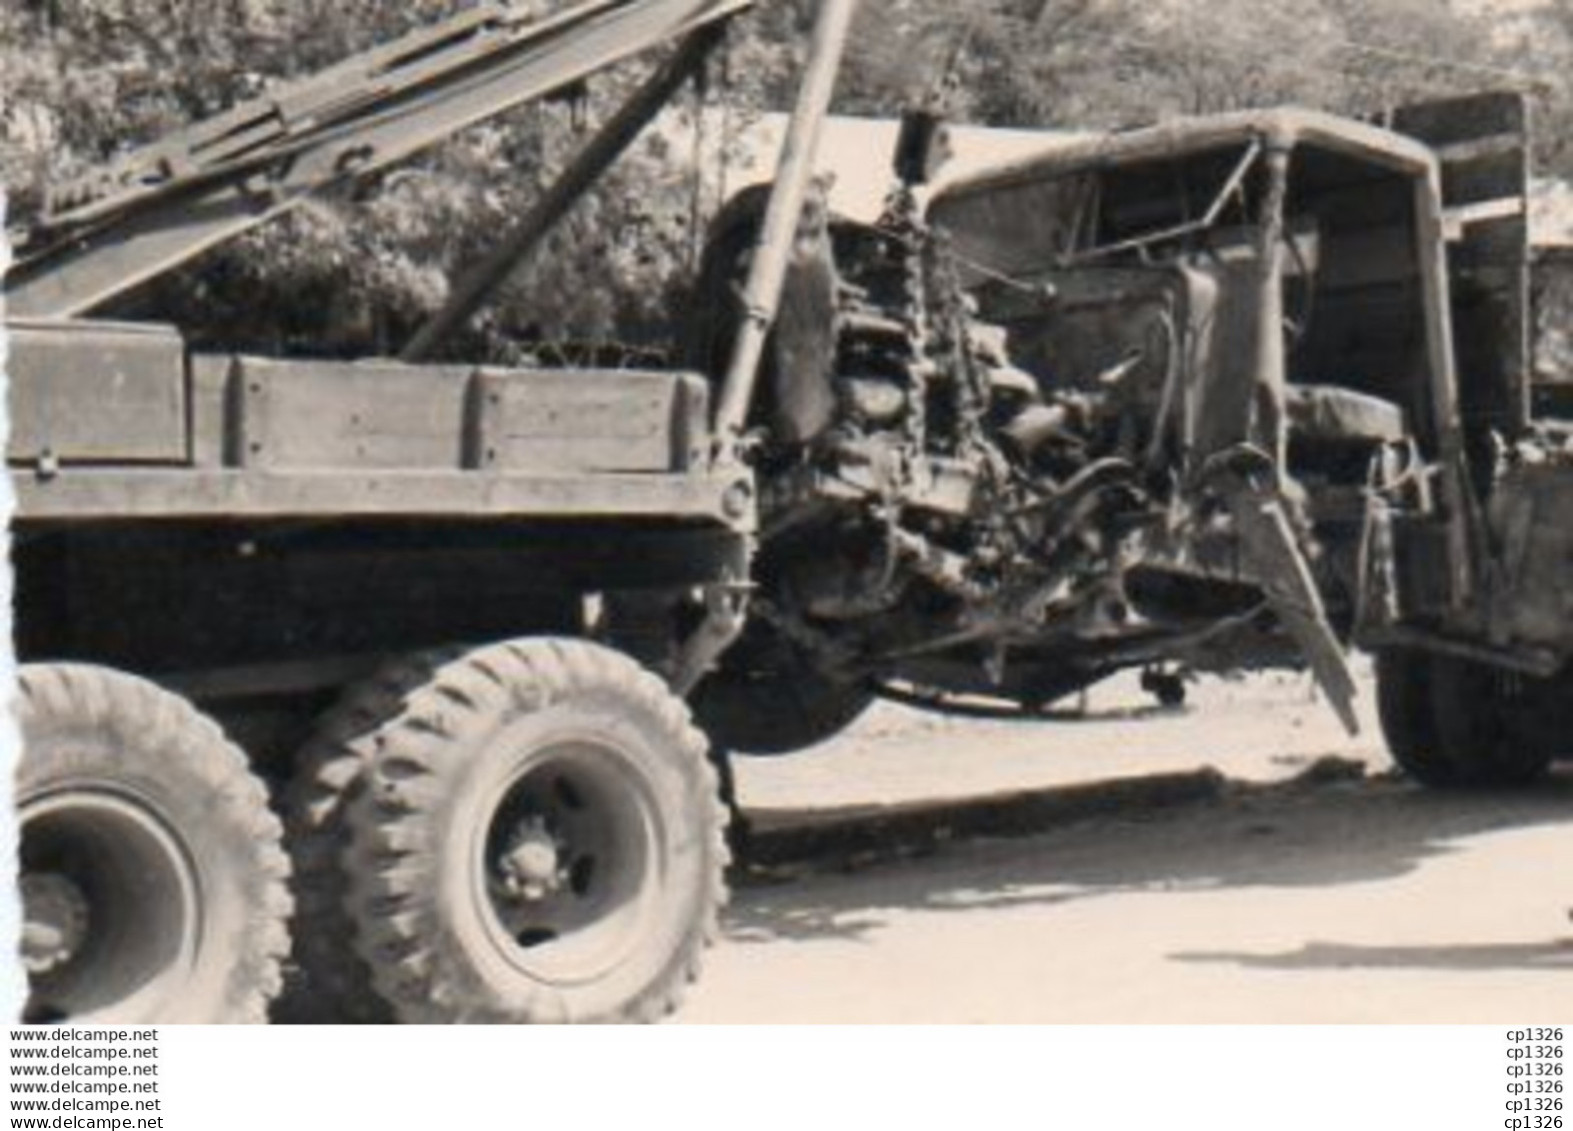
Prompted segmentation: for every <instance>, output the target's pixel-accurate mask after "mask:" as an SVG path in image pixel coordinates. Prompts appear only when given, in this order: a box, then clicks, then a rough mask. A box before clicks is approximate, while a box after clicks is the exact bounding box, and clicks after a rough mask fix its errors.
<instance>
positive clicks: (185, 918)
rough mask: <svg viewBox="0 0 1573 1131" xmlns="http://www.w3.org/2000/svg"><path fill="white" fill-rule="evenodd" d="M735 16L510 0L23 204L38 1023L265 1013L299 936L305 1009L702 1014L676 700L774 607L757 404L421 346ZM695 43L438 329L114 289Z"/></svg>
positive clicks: (19, 793) (781, 246)
mask: <svg viewBox="0 0 1573 1131" xmlns="http://www.w3.org/2000/svg"><path fill="white" fill-rule="evenodd" d="M748 6H749V4H748V3H747V2H746V0H585V2H583V3H579V4H576V5H572V6H569V7H560V6H559V9H558V10H556V11H555V12H553V13H551V14H547V15H542V14H540V12H539V7H540V6H538V5H530V6H528V8H525V7H517V6H514V5H510V4H481V5H479V6H477V7H474V8H472V9H469V10H467V11H465V12H462V13H460V14H459V15H457V16H455V17H453V18H451V19H449V20H447V21H445V22H442V23H439V24H436V25H434V26H431V27H428V28H425V29H422V30H420V31H417V32H415V33H414V34H412V35H410V36H408V37H406V38H404V39H401V40H397V41H395V42H393V43H390V44H385V45H383V46H382V47H379V48H377V49H375V50H373V51H371V52H369V53H367V54H365V55H361V56H357V57H354V58H352V59H349V60H347V61H345V62H344V63H342V64H339V65H337V66H335V67H333V68H331V69H330V70H329V71H327V72H325V73H323V74H321V75H318V76H316V77H314V78H310V79H307V80H304V81H302V82H299V83H295V84H291V85H286V86H281V87H279V88H277V89H275V90H271V91H269V92H267V93H265V94H264V95H263V96H262V97H261V98H260V99H259V100H256V101H253V102H248V103H244V104H241V105H239V106H237V107H235V108H234V109H232V110H230V111H228V112H226V113H225V114H223V115H221V116H219V117H218V118H216V119H213V120H211V121H208V122H203V123H199V124H197V125H194V126H192V127H190V128H189V129H187V130H185V131H183V132H181V133H179V134H176V135H173V136H171V137H168V138H166V139H163V140H161V141H158V142H156V143H154V144H152V145H150V146H147V147H144V148H142V149H138V150H134V151H132V152H130V153H128V154H126V155H124V156H123V157H121V158H119V159H117V160H116V161H115V162H114V163H112V164H111V165H110V166H108V167H106V168H104V169H102V170H100V171H98V172H96V173H94V174H93V175H91V176H88V177H84V178H81V179H79V180H76V181H73V182H71V183H69V184H64V185H61V186H58V187H57V188H56V189H55V190H54V191H53V192H52V193H51V194H50V197H49V199H48V200H47V201H46V202H45V204H44V207H43V208H42V209H41V211H40V212H39V214H38V215H37V216H35V217H33V218H32V219H31V221H30V223H29V225H28V227H27V229H26V230H25V231H23V232H21V233H19V236H20V239H19V241H18V250H17V258H16V261H15V263H14V265H13V267H12V269H11V270H10V272H9V273H8V275H7V278H6V288H5V296H6V302H7V318H8V321H7V323H6V329H7V332H8V334H9V340H10V358H9V376H10V389H9V397H10V413H11V435H10V441H9V447H8V451H7V456H8V462H9V465H10V469H11V474H12V480H13V483H14V486H15V491H16V496H17V512H16V518H15V523H14V526H13V532H12V533H13V555H14V556H13V562H14V567H15V579H16V587H17V592H18V606H17V618H16V647H17V651H18V654H19V656H20V658H21V660H22V661H23V666H22V669H21V677H20V684H21V687H20V698H19V714H20V721H21V727H22V731H23V734H24V747H25V750H24V754H23V757H22V759H21V762H20V766H19V770H18V776H17V780H16V800H17V804H18V813H19V819H20V827H21V846H20V864H21V876H20V887H21V893H22V898H23V905H24V918H25V923H24V937H23V955H22V957H23V961H24V963H25V965H26V967H27V970H28V973H29V978H30V997H29V1001H28V1004H27V1016H28V1017H30V1018H32V1019H34V1020H38V1021H49V1020H57V1019H63V1018H71V1019H81V1020H88V1021H93V1020H113V1021H131V1020H145V1019H154V1020H162V1021H257V1020H261V1019H263V1017H264V1014H265V1011H266V1009H267V1007H268V1004H269V1002H270V1001H271V1000H272V999H273V998H274V997H275V996H276V995H277V994H278V992H279V990H280V988H281V982H282V976H283V973H284V970H285V959H286V956H287V955H288V954H289V952H290V946H291V934H293V939H294V952H293V960H294V961H293V966H295V967H298V968H299V971H300V985H299V986H298V988H297V990H296V992H295V993H294V994H293V997H294V999H295V1001H296V1004H297V1006H299V1007H300V1009H301V1010H303V1011H306V1012H310V1013H313V1014H315V1015H326V1016H329V1017H334V1018H337V1019H341V1020H344V1019H358V1018H368V1019H369V1018H375V1019H383V1018H395V1017H396V1018H400V1019H406V1020H417V1021H427V1022H432V1021H469V1020H502V1021H577V1020H642V1019H651V1018H656V1017H659V1016H661V1015H663V1014H665V1013H666V1012H668V1011H669V1010H670V1009H672V1008H673V1006H674V1003H675V1001H676V999H677V996H678V994H679V993H680V992H681V990H682V989H683V987H684V986H685V985H686V984H687V983H688V982H689V981H690V980H691V979H692V978H693V977H694V976H695V974H696V971H697V964H698V961H699V954H700V952H701V950H702V949H703V947H704V946H705V944H706V943H707V941H708V940H709V938H710V936H711V935H712V933H713V932H714V930H715V926H716V916H717V912H718V910H719V908H720V907H721V905H722V902H723V900H724V895H725V886H724V868H725V865H726V862H727V849H726V843H725V840H724V837H723V833H724V828H725V819H726V818H725V812H724V809H723V808H722V805H721V801H720V798H719V796H718V786H717V774H716V769H715V764H714V763H713V762H712V761H711V759H710V758H709V757H708V751H709V743H708V742H707V741H706V740H705V738H704V737H703V736H702V734H701V733H700V732H699V731H698V730H697V729H696V728H695V727H694V725H693V723H692V721H691V717H690V713H689V710H688V709H687V707H686V706H685V705H684V703H683V700H682V698H681V696H682V694H683V693H684V692H686V691H688V690H689V689H691V688H692V686H693V685H694V684H695V683H696V682H697V681H698V679H699V678H700V676H702V675H703V673H704V672H705V671H706V670H707V669H708V667H709V666H710V664H711V661H712V660H713V658H714V656H715V655H716V654H717V653H719V651H720V650H721V649H723V648H724V647H725V646H726V644H727V643H728V642H729V641H730V640H731V639H732V637H733V636H734V635H735V634H736V632H737V630H738V628H739V627H740V624H741V620H742V610H743V604H744V600H745V598H746V596H747V593H748V589H749V584H750V581H749V578H750V554H751V546H752V539H753V532H754V528H755V494H754V478H753V474H752V472H751V470H750V469H749V467H748V466H747V465H746V464H745V463H744V462H743V461H742V460H741V459H740V458H739V455H738V451H739V444H738V438H739V431H740V430H739V428H738V427H737V426H736V425H735V424H729V423H728V422H727V421H728V415H727V414H728V412H730V411H733V410H731V409H729V408H728V404H738V403H747V402H748V401H749V399H750V398H751V393H750V391H749V390H748V389H747V388H729V387H727V386H726V385H725V384H722V385H719V386H716V387H714V388H712V386H711V384H710V383H709V382H707V381H706V380H705V379H704V378H703V377H702V376H700V375H698V374H694V373H686V372H673V371H644V372H640V371H626V370H605V371H595V370H567V369H554V370H540V369H506V368H491V367H478V366H474V365H434V364H419V363H417V362H416V361H414V360H407V359H415V358H420V357H422V356H425V355H427V354H429V352H430V351H431V350H432V349H433V348H434V347H436V346H438V345H440V344H441V342H442V340H443V337H444V334H445V333H446V332H447V330H448V329H451V328H452V327H453V326H455V325H457V324H460V323H462V322H463V321H464V319H465V317H466V316H467V315H468V313H469V312H470V311H472V310H473V309H474V304H475V303H476V302H477V301H479V300H480V299H481V298H483V297H484V294H485V291H486V287H487V285H489V283H490V282H491V281H493V280H494V279H495V278H497V277H501V276H503V275H506V274H507V272H508V270H509V269H510V268H511V267H513V266H514V265H516V263H517V262H518V259H519V258H520V257H521V256H524V255H527V254H528V253H529V251H530V249H531V248H533V247H534V246H536V245H537V244H538V243H539V241H540V238H541V236H542V234H543V233H544V232H545V231H546V230H547V229H548V228H549V227H550V225H551V224H552V223H553V222H554V221H555V220H557V219H558V218H559V217H560V216H561V215H562V214H563V213H564V212H565V211H566V210H567V209H568V207H569V206H570V205H571V204H572V203H573V201H574V200H576V199H577V198H578V196H579V195H580V194H582V193H583V191H584V190H585V189H586V188H587V187H588V186H589V185H590V184H591V183H593V181H594V180H595V179H596V177H597V176H598V175H599V174H600V173H601V172H602V171H603V170H604V169H605V168H606V167H607V166H609V165H610V164H611V162H612V161H613V160H615V158H616V157H617V155H618V154H619V153H620V152H621V151H623V150H624V149H625V148H626V147H627V145H628V144H629V143H631V142H632V140H633V139H634V138H635V137H636V136H637V135H638V134H639V132H640V130H641V128H642V127H643V126H645V125H646V124H647V123H649V122H650V121H651V120H652V119H653V118H654V117H655V115H656V114H657V113H658V111H659V110H660V109H661V108H662V107H663V106H665V105H666V104H667V102H668V101H669V100H670V99H671V98H672V97H673V96H674V95H675V94H676V93H677V92H679V91H680V90H681V89H683V87H684V85H685V84H687V83H689V82H690V81H691V80H693V79H694V77H695V76H696V75H697V74H698V73H699V72H700V68H701V67H702V65H703V64H704V61H705V60H706V58H707V57H708V56H709V55H710V54H711V53H712V52H713V50H714V49H715V47H716V46H717V44H718V43H719V42H720V40H721V38H722V36H723V33H724V29H725V26H726V24H727V23H728V21H729V20H730V19H732V18H733V17H734V16H735V15H736V14H737V13H739V12H741V11H743V10H744V9H746V8H747V7H748ZM852 7H853V5H852V4H851V3H848V2H846V0H829V2H828V3H826V4H824V5H823V10H822V12H821V14H820V17H819V22H818V24H817V26H816V29H815V31H814V37H813V41H812V44H811V49H810V52H809V60H808V63H807V66H806V69H805V74H804V79H803V87H802V93H801V97H800V100H799V105H798V108H797V111H796V113H795V116H794V121H793V125H792V128H791V129H790V131H789V137H788V140H787V143H786V146H785V150H784V155H783V171H782V174H781V177H780V179H779V180H778V182H777V186H776V188H775V190H774V192H773V194H772V199H773V201H774V202H775V203H774V205H773V206H772V213H773V215H775V216H778V217H780V218H781V219H780V220H777V221H772V223H773V230H775V231H776V233H777V234H776V235H773V236H767V237H765V238H764V239H763V240H762V241H761V245H760V247H759V248H758V250H757V254H756V256H755V259H754V270H753V272H752V274H751V278H750V284H749V291H748V293H749V295H750V309H751V310H753V311H754V312H755V313H756V324H755V327H754V329H753V330H752V332H751V334H752V337H753V338H760V337H762V336H763V332H764V327H766V326H767V325H768V324H769V323H770V321H771V320H772V318H773V313H774V309H775V303H776V297H775V296H776V293H777V292H778V291H779V287H780V274H781V270H782V265H783V264H784V261H785V258H786V255H787V251H788V249H789V244H790V239H791V236H792V231H793V227H794V222H793V218H794V217H795V216H796V214H797V213H798V212H799V211H800V208H801V201H802V199H803V196H804V193H805V191H806V186H807V181H808V176H807V174H808V170H809V169H810V168H811V163H812V160H813V151H814V147H815V145H816V141H817V137H818V134H819V132H820V127H821V124H822V122H823V119H824V116H825V111H826V108H827V105H828V102H829V98H830V93H831V88H832V85H833V82H834V78H835V74H836V70H837V64H838V60H839V57H840V53H841V49H842V44H843V43H844V41H845V38H846V35H847V29H848V24H849V20H850V16H851V11H852ZM667 43H673V44H675V47H674V49H673V50H672V51H671V52H670V53H669V55H668V57H667V58H666V59H665V60H664V61H663V62H661V63H660V64H659V65H658V66H656V67H655V68H654V70H653V73H652V74H651V76H650V77H649V79H648V80H647V81H646V83H645V84H644V86H643V87H641V88H640V89H639V90H637V91H636V92H635V93H634V94H633V95H632V97H631V98H630V99H629V100H628V101H627V103H626V105H625V106H624V107H623V108H622V109H621V110H619V111H618V112H617V113H615V114H614V115H613V116H612V117H611V118H610V119H609V121H608V122H607V123H606V124H605V126H604V127H603V129H602V130H601V132H600V133H599V134H597V135H596V136H595V137H594V138H593V139H592V140H590V141H589V142H588V143H587V144H586V145H585V146H584V149H583V152H582V153H581V155H580V156H578V157H577V158H576V159H575V160H574V161H573V162H572V163H571V164H570V165H569V166H568V167H567V168H566V169H565V170H564V171H563V173H562V176H561V177H560V179H559V181H558V182H557V184H556V185H555V186H554V187H553V188H551V189H550V190H549V191H548V192H547V193H545V194H544V195H543V197H542V199H541V201H540V204H539V205H538V206H537V208H536V210H535V211H534V212H532V213H531V214H530V215H528V216H526V217H524V218H523V219H522V221H521V223H520V226H519V227H518V229H517V230H516V231H514V232H512V233H507V234H505V235H504V236H503V237H502V238H500V239H499V254H498V256H497V257H495V258H494V260H493V261H491V262H489V263H486V264H482V265H479V266H478V268H477V274H476V277H475V278H474V279H465V280H461V284H460V286H459V287H458V288H457V289H456V293H455V297H454V302H453V303H452V304H450V306H449V307H448V308H447V309H445V310H444V311H442V312H441V313H440V314H439V315H438V316H437V317H436V318H434V319H433V321H432V323H431V324H430V325H429V326H428V327H427V328H426V329H425V330H424V331H423V332H422V334H421V335H420V336H419V338H417V339H416V340H415V341H414V342H412V343H411V345H410V347H409V348H408V349H407V350H406V358H407V359H395V360H387V359H384V360H375V359H373V360H366V361H362V362H316V361H311V360H300V359H280V358H260V357H248V356H231V355H226V354H216V355H215V354H203V353H197V352H193V351H191V350H190V349H188V347H187V345H186V343H185V341H184V340H183V339H182V337H181V335H180V334H179V333H178V332H176V331H175V330H173V329H170V328H167V327H162V326H156V325H147V324H137V323H126V322H117V321H114V320H111V319H106V318H104V317H103V316H102V315H101V314H100V313H99V312H101V311H102V310H103V309H105V308H106V306H108V307H109V308H110V309H113V304H114V303H115V302H116V301H117V300H118V299H120V298H121V297H122V296H125V295H127V294H128V293H130V292H131V291H132V290H134V288H136V287H137V286H139V285H140V284H141V283H143V282H144V281H146V280H149V279H152V278H156V277H157V276H159V275H160V274H162V273H164V272H166V271H168V270H170V269H172V268H174V267H177V266H180V265H182V264H185V263H188V262H189V261H190V260H191V259H192V258H193V257H194V256H196V255H197V254H198V253H199V252H200V251H202V250H203V249H205V248H207V247H210V246H212V245H213V244H214V243H216V242H218V241H220V240H223V239H227V238H230V237H232V236H234V235H236V234H238V233H240V232H243V231H245V230H247V229H249V228H251V227H252V226H254V225H256V224H259V223H261V222H263V221H265V220H267V219H269V218H271V217H273V216H276V215H278V214H280V213H281V212H283V211H285V210H287V209H289V208H291V207H294V206H296V205H298V204H300V203H301V202H303V201H307V200H310V199H312V198H313V197H314V196H315V195H318V194H321V193H324V192H330V191H336V190H339V189H342V188H344V187H345V186H349V185H354V184H356V183H357V182H358V181H359V180H360V179H362V178H365V177H368V176H373V175H375V174H376V173H378V172H379V171H381V170H384V169H387V168H388V167H390V166H391V165H393V164H395V163H397V162H399V161H401V160H403V159H405V158H407V157H409V156H412V155H414V154H415V153H417V152H419V151H420V150H421V149H423V148H425V147H426V146H429V145H430V144H432V143H433V142H436V141H438V140H440V139H442V138H444V137H447V136H449V135H451V134H453V133H454V132H456V131H458V130H460V129H463V128H465V127H466V126H468V125H470V124H472V123H475V122H477V121H480V120H482V119H483V118H486V117H488V116H491V115H495V114H498V113H501V112H502V111H504V110H506V109H508V108H510V107H513V106H517V105H520V104H522V103H524V102H527V101H530V100H533V99H539V98H543V97H548V96H551V95H553V94H556V93H559V92H564V91H573V90H576V89H579V86H580V84H582V83H583V82H584V81H585V80H587V79H588V78H590V77H591V76H592V75H594V74H595V73H596V72H597V71H599V70H601V69H603V68H606V67H608V66H611V65H612V64H614V63H617V62H620V61H622V60H624V59H627V58H629V57H631V56H633V55H635V54H638V53H640V52H644V51H647V50H649V49H652V48H656V47H659V46H662V45H664V44H667ZM749 341H750V335H744V336H743V339H742V340H741V341H740V344H739V360H738V364H737V366H736V371H737V372H739V373H751V366H750V364H749V362H748V359H747V351H748V350H749V349H750V348H753V349H755V350H756V351H757V344H756V345H754V346H753V347H750V345H749ZM751 381H752V378H751V376H750V377H748V378H745V379H744V384H750V383H751ZM624 591H627V592H629V593H631V594H633V596H631V597H629V598H628V599H624V600H617V599H614V596H613V595H616V594H619V593H622V592H624ZM657 597H658V598H659V599H660V600H659V602H658V603H657V602H656V601H655V600H654V599H655V598H657ZM650 607H656V608H657V611H658V612H659V614H660V616H661V617H664V618H665V620H658V619H656V617H655V615H654V614H650V613H647V612H645V610H646V609H647V608H650ZM625 642H626V643H625ZM636 645H637V646H636ZM634 655H639V656H641V657H643V658H646V659H648V661H649V665H651V666H645V665H642V664H641V663H639V662H638V661H636V660H635V659H634V658H633V656H634ZM657 671H658V672H659V674H657ZM313 717H316V720H317V721H316V724H315V727H314V728H312V727H310V726H309V725H303V720H310V719H312V718H313ZM270 794H272V795H273V797H274V800H275V801H276V802H277V803H278V805H279V807H280V808H281V809H282V810H283V812H284V814H285V820H284V822H283V823H284V824H287V825H288V830H287V835H286V832H285V830H284V829H283V828H281V822H280V820H279V819H278V818H277V817H276V816H275V815H274V811H273V809H271V808H270V804H269V799H270ZM291 861H292V863H293V869H292V868H291ZM291 871H293V876H291ZM292 904H293V921H291V911H292Z"/></svg>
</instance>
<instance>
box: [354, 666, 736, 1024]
mask: <svg viewBox="0 0 1573 1131" xmlns="http://www.w3.org/2000/svg"><path fill="white" fill-rule="evenodd" d="M376 743H377V746H378V749H379V753H378V756H377V758H376V761H375V763H374V765H373V766H372V768H371V771H370V776H369V778H368V781H367V788H366V789H365V790H364V792H362V793H361V794H360V795H359V796H357V797H355V798H353V799H352V800H351V801H350V803H349V810H348V811H349V818H350V822H351V825H352V828H353V838H352V846H351V852H350V855H349V857H348V858H347V860H348V862H349V866H350V873H351V876H352V893H351V900H350V909H351V914H352V915H353V916H354V919H355V922H356V925H357V931H356V944H357V946H358V947H359V949H360V952H361V954H362V956H363V957H364V958H365V959H366V961H367V963H368V965H369V967H370V968H371V971H372V976H373V979H374V981H375V983H376V986H377V988H378V990H379V992H380V993H381V995H382V996H383V997H384V998H385V999H387V1000H388V1001H389V1002H390V1003H391V1004H392V1005H393V1007H394V1010H395V1011H396V1013H397V1014H398V1016H399V1017H400V1018H401V1019H402V1020H406V1021H414V1022H423V1023H432V1022H451V1021H498V1022H527V1021H558V1022H562V1021H623V1020H640V1021H648V1020H655V1019H657V1018H659V1017H661V1016H664V1015H665V1014H666V1013H668V1012H670V1011H671V1010H672V1009H674V1008H675V1006H676V1002H677V999H678V996H679V994H680V992H681V991H682V989H683V988H684V987H685V986H686V984H687V983H688V982H689V981H691V980H692V979H693V978H694V977H695V976H696V974H697V970H698V963H699V957H700V952H701V951H702V950H703V948H704V946H705V945H706V944H707V942H708V941H709V940H710V938H711V937H712V935H713V932H714V930H715V927H716V917H717V914H718V911H719V908H720V906H721V904H722V902H723V901H724V892H725V888H724V876H723V870H724V868H725V865H726V862H727V852H726V847H725V843H724V832H725V816H724V812H723V810H722V809H721V806H720V803H719V799H718V796H717V781H716V775H715V770H714V768H713V766H712V765H711V763H710V761H709V760H708V758H707V757H706V745H705V742H704V739H703V738H702V736H701V735H700V734H699V733H698V732H697V731H696V730H695V729H694V727H693V726H692V725H691V724H690V722H689V720H688V714H687V711H686V709H685V707H684V706H683V704H682V702H681V701H680V700H679V699H677V698H676V697H675V696H673V695H672V694H671V692H670V691H669V690H668V689H667V687H666V686H665V684H663V683H662V682H661V681H660V680H659V679H657V678H656V677H655V676H654V675H652V674H650V673H649V672H647V671H645V670H644V669H642V668H640V667H639V666H638V665H637V664H635V663H634V662H633V661H631V660H629V659H628V658H626V657H624V656H622V655H620V654H618V653H615V652H612V651H609V650H608V649H605V648H601V647H598V646H596V645H591V644H586V643H583V642H580V641H571V640H528V641H520V642H516V643H510V644H504V645H495V646H491V647H487V648H482V649H479V650H477V651H475V652H472V653H469V654H468V655H465V656H463V657H461V658H458V659H456V660H454V661H452V662H450V663H448V664H445V665H443V666H442V667H441V668H439V669H438V670H437V671H436V673H435V674H434V676H433V678H432V679H431V680H430V682H428V683H427V684H426V685H425V686H424V687H422V688H421V689H419V690H418V691H416V692H415V693H414V694H412V695H411V696H410V697H409V700H408V705H407V708H406V710H405V711H403V712H402V713H401V714H400V715H399V716H398V717H397V718H395V719H392V720H391V721H389V722H388V724H387V725H385V726H384V727H382V728H381V729H379V730H378V731H377V733H376Z"/></svg>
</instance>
